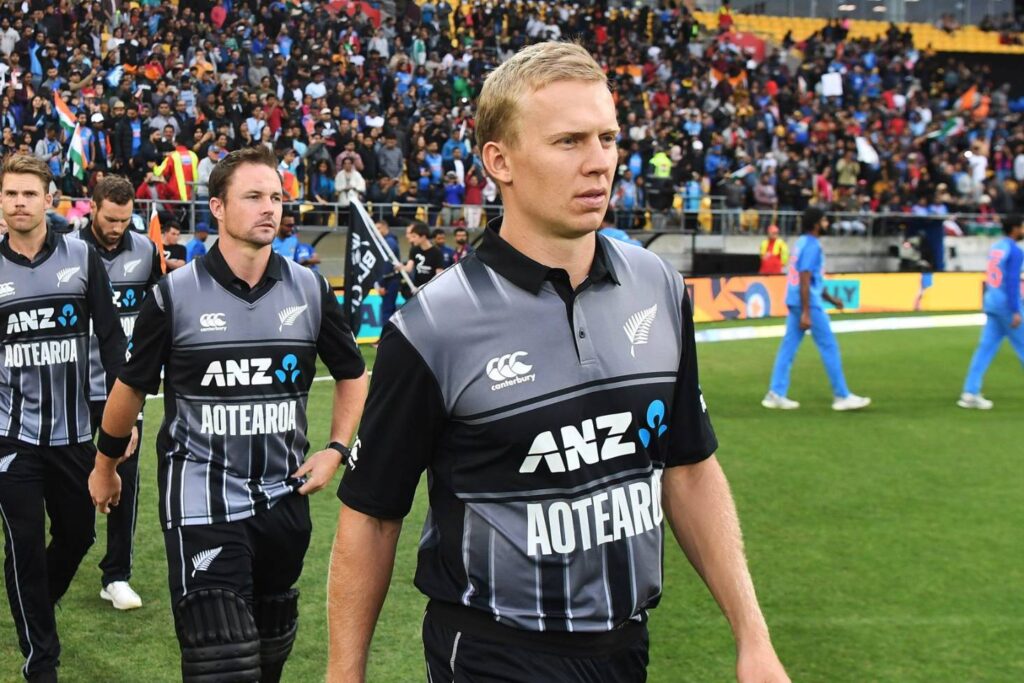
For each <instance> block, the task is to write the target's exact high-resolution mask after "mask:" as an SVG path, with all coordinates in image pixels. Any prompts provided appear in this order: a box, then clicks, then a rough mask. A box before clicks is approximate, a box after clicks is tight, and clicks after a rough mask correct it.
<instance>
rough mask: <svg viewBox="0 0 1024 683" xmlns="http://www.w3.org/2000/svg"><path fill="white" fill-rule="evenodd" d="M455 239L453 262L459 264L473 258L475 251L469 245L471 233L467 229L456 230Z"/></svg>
mask: <svg viewBox="0 0 1024 683" xmlns="http://www.w3.org/2000/svg"><path fill="white" fill-rule="evenodd" d="M454 237H455V253H454V254H453V255H452V261H453V262H454V263H458V262H459V261H462V260H463V259H467V258H469V257H470V256H472V255H473V253H474V251H475V250H474V249H473V247H472V246H470V244H469V231H468V230H466V229H465V228H455V232H454Z"/></svg>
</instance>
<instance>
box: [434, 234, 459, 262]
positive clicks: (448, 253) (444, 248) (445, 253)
mask: <svg viewBox="0 0 1024 683" xmlns="http://www.w3.org/2000/svg"><path fill="white" fill-rule="evenodd" d="M430 236H431V238H432V239H433V241H434V246H435V247H437V250H438V251H439V252H441V259H442V262H443V263H444V267H445V268H447V267H448V266H450V265H452V264H453V263H455V250H454V249H452V248H451V247H449V246H448V245H447V244H446V242H447V241H448V235H447V234H446V233H445V231H444V230H443V229H442V228H434V232H432V233H431V234H430Z"/></svg>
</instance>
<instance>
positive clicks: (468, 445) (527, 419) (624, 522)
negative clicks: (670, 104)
mask: <svg viewBox="0 0 1024 683" xmlns="http://www.w3.org/2000/svg"><path fill="white" fill-rule="evenodd" d="M716 447H717V442H716V440H715V436H714V432H713V430H712V427H711V423H710V420H709V418H708V416H707V411H706V409H705V406H704V401H703V397H702V396H701V393H700V389H699V386H698V382H697V361H696V355H695V349H694V344H693V326H692V312H691V310H690V306H689V299H688V297H687V296H686V293H685V287H684V285H683V280H682V278H681V277H680V276H679V274H678V273H676V272H674V271H672V270H671V269H670V268H669V267H668V266H667V264H665V263H664V262H663V261H662V260H661V259H660V258H658V257H657V256H655V255H654V254H651V253H650V252H648V251H646V250H644V249H641V248H638V247H633V246H630V245H627V244H623V243H620V242H615V241H611V240H607V239H605V238H603V237H600V236H598V238H597V249H596V254H595V258H594V262H593V266H592V268H591V271H590V274H589V277H588V278H587V279H586V280H585V281H584V283H583V284H581V285H580V286H579V287H578V288H577V289H576V290H575V291H573V290H572V288H571V286H570V284H569V279H568V275H567V274H566V272H565V271H564V270H555V269H548V268H546V267H544V266H542V265H540V264H538V263H536V262H534V261H532V260H530V259H528V258H527V257H526V256H524V255H522V254H520V253H519V252H517V251H516V250H515V249H513V248H512V247H511V246H510V245H509V244H508V243H506V242H505V241H504V240H502V239H501V238H500V236H499V235H498V234H497V233H496V232H495V231H494V230H491V229H488V231H487V233H486V234H485V237H484V241H483V243H482V245H481V247H480V249H479V250H478V252H477V254H476V257H473V258H469V259H466V260H464V261H461V262H460V263H459V264H457V265H456V266H454V267H453V268H450V269H448V270H447V271H445V272H444V273H443V274H442V275H440V276H438V278H436V279H435V280H434V281H432V282H431V283H430V284H428V285H427V286H426V287H425V288H424V289H423V290H421V291H420V293H419V294H418V295H417V297H416V298H415V299H413V300H412V301H411V302H410V303H409V304H407V305H406V306H405V307H404V308H403V309H402V310H401V311H400V312H399V313H398V314H397V315H396V316H395V317H394V318H392V324H391V325H389V327H388V328H387V329H386V331H385V333H384V336H383V338H382V340H381V343H380V346H379V349H378V356H377V363H376V365H375V368H374V376H373V379H372V382H371V386H370V395H369V399H368V401H367V407H366V411H365V413H364V416H363V421H362V425H361V427H360V434H359V442H358V449H357V450H356V452H355V453H354V454H353V457H352V458H351V459H350V461H349V466H348V469H347V470H346V472H345V476H344V478H343V480H342V482H341V485H340V487H339V491H338V495H339V497H340V498H341V500H342V501H343V502H344V503H345V504H346V505H348V506H350V507H352V508H354V509H357V510H360V511H362V512H364V513H365V514H369V515H372V516H375V517H379V518H398V517H402V516H404V515H405V514H407V513H408V511H409V508H410V506H411V502H412V498H413V494H414V491H415V488H416V484H417V482H418V480H419V477H420V474H421V473H422V471H423V470H424V469H426V470H427V473H428V480H429V488H430V513H429V516H428V518H427V521H426V524H425V526H424V529H423V535H422V539H421V541H420V549H419V565H418V569H417V573H416V585H417V586H418V587H419V588H420V589H421V590H422V591H423V592H424V593H425V594H426V595H427V596H429V597H430V598H432V599H433V600H434V601H439V602H442V603H449V604H454V605H463V606H466V607H469V608H474V609H476V610H479V611H480V612H483V613H486V614H489V615H490V616H491V617H492V618H493V619H494V620H495V621H497V622H499V623H501V624H505V625H507V626H512V627H516V628H518V629H521V630H526V631H534V632H539V631H554V632H576V633H581V632H589V633H601V632H608V631H611V630H613V629H616V628H617V627H619V626H621V625H623V624H624V623H628V622H629V620H631V619H643V617H644V612H645V610H646V609H648V608H650V607H653V606H654V605H655V604H657V602H658V599H659V596H660V594H661V579H662V577H661V567H662V542H663V538H662V519H663V514H662V508H661V476H662V472H663V470H664V468H665V467H671V466H675V465H683V464H688V463H693V462H697V461H699V460H702V459H704V458H706V457H708V456H709V455H711V454H712V453H713V452H714V449H715V448H716Z"/></svg>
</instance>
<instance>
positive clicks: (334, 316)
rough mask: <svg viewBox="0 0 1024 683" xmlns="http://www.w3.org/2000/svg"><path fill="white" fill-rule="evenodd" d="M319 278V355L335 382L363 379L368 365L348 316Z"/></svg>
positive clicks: (320, 277)
mask: <svg viewBox="0 0 1024 683" xmlns="http://www.w3.org/2000/svg"><path fill="white" fill-rule="evenodd" d="M317 279H319V280H320V289H321V317H320V334H319V335H317V338H316V352H317V355H319V356H320V360H322V361H323V362H324V365H326V366H327V370H328V371H329V372H330V373H331V377H333V378H334V379H336V380H338V381H341V380H344V379H355V378H356V377H361V376H362V374H363V371H365V370H366V363H364V362H363V355H362V354H361V353H359V346H357V345H356V340H355V337H353V336H352V330H351V329H350V328H349V326H348V322H346V320H345V313H344V311H342V310H341V305H340V304H339V303H338V299H337V297H335V296H334V291H333V290H332V289H331V286H330V285H329V284H327V280H325V279H324V278H323V277H322V276H319V275H318V276H317Z"/></svg>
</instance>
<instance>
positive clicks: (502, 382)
mask: <svg viewBox="0 0 1024 683" xmlns="http://www.w3.org/2000/svg"><path fill="white" fill-rule="evenodd" d="M526 356H527V353H526V351H516V352H515V353H506V354H505V355H504V356H498V357H497V358H492V359H490V360H489V361H487V368H486V372H487V376H488V377H489V378H490V379H491V381H492V382H497V384H492V385H491V391H500V390H502V389H507V388H508V387H512V386H515V385H517V384H524V383H526V382H533V381H534V380H536V379H537V375H536V373H533V374H531V373H530V371H531V370H533V366H532V365H527V364H526V363H524V362H522V360H520V359H522V358H526Z"/></svg>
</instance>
